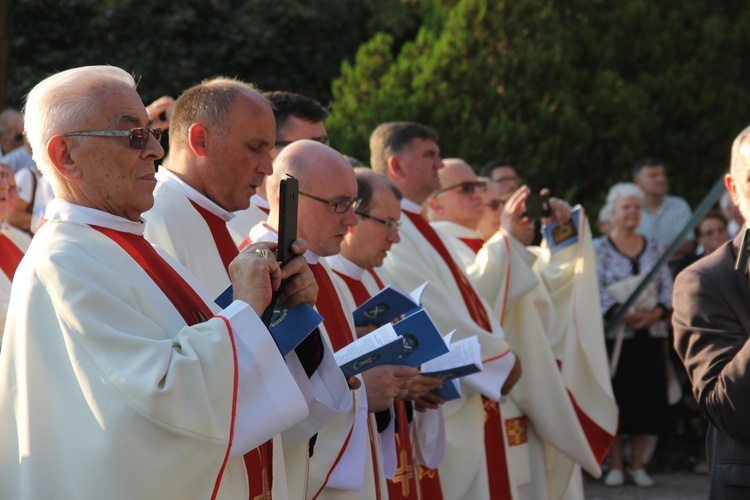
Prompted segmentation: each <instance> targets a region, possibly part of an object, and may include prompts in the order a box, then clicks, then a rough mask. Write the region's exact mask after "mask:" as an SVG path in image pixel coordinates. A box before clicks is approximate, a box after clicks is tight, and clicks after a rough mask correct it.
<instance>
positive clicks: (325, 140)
mask: <svg viewBox="0 0 750 500" xmlns="http://www.w3.org/2000/svg"><path fill="white" fill-rule="evenodd" d="M298 140H299V139H298ZM307 140H308V141H315V142H319V143H321V144H325V145H326V146H328V145H329V144H328V143H329V141H328V137H326V136H323V137H308V138H307ZM293 142H296V141H276V147H277V148H285V147H287V146H288V145H290V144H291V143H293Z"/></svg>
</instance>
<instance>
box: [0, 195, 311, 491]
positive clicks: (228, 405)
mask: <svg viewBox="0 0 750 500" xmlns="http://www.w3.org/2000/svg"><path fill="white" fill-rule="evenodd" d="M45 218H46V219H47V222H46V223H45V224H44V225H43V226H42V227H41V229H40V230H39V231H38V232H37V235H36V236H35V239H34V242H33V244H32V245H31V247H30V248H29V251H28V252H27V254H26V256H25V258H24V259H23V261H22V262H21V265H20V266H19V268H18V270H17V272H16V278H15V280H14V281H15V283H16V284H15V286H14V288H13V290H12V292H11V300H10V314H9V316H8V320H7V325H6V330H5V339H4V344H3V349H2V351H0V485H2V486H1V487H2V490H3V496H4V497H7V498H13V499H15V500H22V499H27V498H28V499H37V498H75V499H100V498H107V499H123V500H124V499H133V498H160V499H175V500H177V499H180V500H182V499H185V498H218V499H237V500H240V499H242V500H246V499H247V497H248V489H247V478H246V475H245V474H244V470H243V459H242V455H243V454H244V453H245V452H247V451H249V450H252V449H254V448H256V447H258V446H259V445H260V444H262V443H264V442H265V441H267V440H268V439H270V438H271V437H272V436H274V435H276V434H278V433H280V432H281V431H282V430H284V429H286V428H288V427H290V426H292V425H294V424H295V423H297V422H299V421H301V420H302V419H304V418H305V416H306V415H307V405H306V403H305V398H304V396H303V394H302V393H301V391H300V390H299V388H298V386H297V383H296V382H295V380H294V379H293V378H292V376H291V375H290V374H289V370H288V369H287V366H286V363H285V362H284V359H283V358H282V357H281V355H280V353H279V351H278V348H277V347H276V345H275V343H274V341H273V339H272V337H271V336H270V335H269V334H268V332H267V330H266V329H265V327H264V326H263V324H262V323H261V321H260V319H259V318H258V316H257V315H256V314H255V312H254V311H253V310H252V308H250V307H249V306H248V305H247V304H246V303H244V302H241V301H235V302H234V303H232V304H231V305H230V306H229V307H228V308H227V309H225V310H223V311H219V308H218V307H217V306H215V305H212V299H211V297H210V296H209V295H207V294H206V293H205V292H204V291H203V288H202V287H201V285H200V284H199V283H198V282H197V281H196V280H195V278H194V277H193V276H192V275H190V273H189V272H188V271H187V270H186V269H185V268H184V267H182V266H181V265H180V264H179V263H177V262H176V261H174V260H173V259H172V258H171V257H170V256H169V255H168V254H166V253H164V252H161V251H159V250H158V249H156V250H157V252H159V255H161V256H162V257H163V258H164V260H165V261H166V264H168V265H169V266H171V267H172V268H173V269H174V270H175V271H176V272H177V273H178V274H179V275H180V276H182V277H183V278H184V280H185V282H186V283H187V285H189V286H190V287H191V288H193V290H195V291H196V292H197V293H198V295H199V297H200V299H201V300H203V301H204V302H205V304H206V305H208V306H209V307H210V308H211V309H212V310H213V311H214V312H216V313H218V314H217V316H214V317H213V318H212V319H209V320H207V321H204V322H200V323H197V324H195V325H194V326H187V325H186V320H185V319H184V318H183V315H182V314H181V313H180V312H179V311H178V309H177V308H176V306H175V305H174V304H173V303H172V301H171V300H170V299H168V298H167V296H166V295H165V292H164V291H163V289H162V288H161V287H160V286H159V285H157V284H156V282H155V281H154V279H152V278H151V276H150V275H149V274H147V272H146V270H145V269H144V268H143V267H141V265H140V264H139V263H138V262H137V261H136V260H135V259H134V258H133V257H132V256H131V254H129V253H128V252H127V251H126V250H125V249H124V247H122V246H120V245H119V244H118V243H116V242H115V240H113V239H112V238H111V237H109V236H107V235H105V234H103V232H102V230H97V229H95V228H94V227H92V226H98V227H101V228H105V230H114V231H118V232H119V233H118V234H123V233H125V234H130V235H133V234H134V235H139V234H140V233H141V232H142V231H143V223H142V222H133V221H129V220H126V219H123V218H120V217H117V216H114V215H112V214H108V213H104V212H100V211H98V210H94V209H90V208H84V207H81V206H78V205H73V204H71V203H68V202H66V201H63V200H60V199H57V200H55V201H53V202H52V203H51V204H50V206H49V207H48V209H47V212H46V214H45ZM113 234H114V233H113ZM129 237H130V238H132V236H129ZM136 239H137V236H136ZM139 241H140V240H139Z"/></svg>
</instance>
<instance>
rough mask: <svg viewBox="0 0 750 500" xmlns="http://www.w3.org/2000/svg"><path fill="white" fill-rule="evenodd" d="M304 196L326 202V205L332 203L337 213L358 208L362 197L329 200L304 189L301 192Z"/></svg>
mask: <svg viewBox="0 0 750 500" xmlns="http://www.w3.org/2000/svg"><path fill="white" fill-rule="evenodd" d="M299 194H301V195H302V196H307V197H308V198H311V199H313V200H315V201H319V202H321V203H325V204H326V205H330V206H332V207H333V210H334V211H335V212H336V213H337V214H344V213H346V211H347V210H349V207H352V208H354V210H356V209H357V205H359V202H360V199H359V198H354V199H353V200H339V201H328V200H324V199H323V198H318V197H317V196H313V195H311V194H307V193H303V192H302V191H300V192H299Z"/></svg>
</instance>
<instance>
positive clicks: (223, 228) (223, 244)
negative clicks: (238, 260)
mask: <svg viewBox="0 0 750 500" xmlns="http://www.w3.org/2000/svg"><path fill="white" fill-rule="evenodd" d="M190 203H191V204H192V205H193V208H195V209H196V210H197V211H198V213H199V214H200V215H201V217H203V220H205V221H206V224H208V229H209V230H211V236H213V238H214V244H215V245H216V250H218V251H219V256H221V262H222V263H223V264H224V269H226V270H227V276H229V263H230V262H232V260H234V258H235V257H237V254H239V249H238V248H237V245H235V244H234V241H233V240H232V236H231V235H230V234H229V230H228V229H227V223H226V221H225V220H224V219H222V218H221V217H219V216H218V215H216V214H214V213H211V212H210V211H208V210H206V209H205V208H203V207H202V206H200V205H198V204H197V203H195V202H194V201H193V200H190Z"/></svg>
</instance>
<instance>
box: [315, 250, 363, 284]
mask: <svg viewBox="0 0 750 500" xmlns="http://www.w3.org/2000/svg"><path fill="white" fill-rule="evenodd" d="M325 260H326V262H327V263H328V265H329V266H330V268H331V269H333V270H334V271H337V272H339V273H341V274H344V275H346V276H349V277H350V278H353V279H355V280H362V275H363V274H364V273H365V269H364V268H362V267H359V266H358V265H357V264H355V263H354V262H352V261H350V260H349V259H347V258H346V257H344V256H343V255H341V254H337V255H331V256H330V257H326V258H325Z"/></svg>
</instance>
